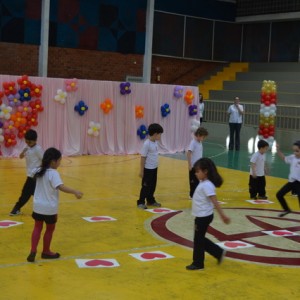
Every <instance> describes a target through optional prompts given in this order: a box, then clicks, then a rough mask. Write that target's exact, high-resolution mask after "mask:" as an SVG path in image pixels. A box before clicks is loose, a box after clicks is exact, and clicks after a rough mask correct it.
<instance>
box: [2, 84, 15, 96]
mask: <svg viewBox="0 0 300 300" xmlns="http://www.w3.org/2000/svg"><path fill="white" fill-rule="evenodd" d="M2 86H3V88H4V94H5V95H6V96H9V95H14V94H16V93H17V89H16V84H15V82H13V81H10V82H3V84H2Z"/></svg>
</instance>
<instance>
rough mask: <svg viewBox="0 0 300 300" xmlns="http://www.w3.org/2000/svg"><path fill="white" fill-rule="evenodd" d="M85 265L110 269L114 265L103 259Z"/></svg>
mask: <svg viewBox="0 0 300 300" xmlns="http://www.w3.org/2000/svg"><path fill="white" fill-rule="evenodd" d="M85 264H86V265H87V266H89V267H97V266H104V267H110V266H113V265H114V264H113V263H112V262H111V261H107V260H102V259H93V260H89V261H87V262H86V263H85Z"/></svg>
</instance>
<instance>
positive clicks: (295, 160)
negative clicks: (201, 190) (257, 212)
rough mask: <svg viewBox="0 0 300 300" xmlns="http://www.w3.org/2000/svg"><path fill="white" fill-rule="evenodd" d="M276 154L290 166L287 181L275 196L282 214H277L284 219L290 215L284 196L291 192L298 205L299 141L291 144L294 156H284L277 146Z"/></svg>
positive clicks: (299, 186)
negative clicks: (295, 196) (295, 195)
mask: <svg viewBox="0 0 300 300" xmlns="http://www.w3.org/2000/svg"><path fill="white" fill-rule="evenodd" d="M276 146H277V154H278V156H279V157H280V158H281V159H282V160H283V161H284V162H285V163H287V164H289V165H290V174H289V181H288V183H286V184H285V185H284V186H283V187H282V188H281V189H280V190H279V191H278V192H277V194H276V197H277V199H278V201H279V202H280V204H281V206H282V208H283V209H284V212H282V213H280V214H279V217H284V216H285V215H287V214H289V213H291V212H292V211H291V209H290V208H289V206H288V204H287V203H286V200H285V198H284V196H285V195H286V194H287V193H289V192H290V191H293V192H295V193H296V194H297V196H298V200H299V204H300V141H297V142H295V143H294V144H293V151H294V154H291V155H289V156H285V155H284V154H283V153H282V152H281V151H280V150H279V145H278V144H277V145H276Z"/></svg>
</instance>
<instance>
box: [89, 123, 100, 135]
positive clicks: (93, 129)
mask: <svg viewBox="0 0 300 300" xmlns="http://www.w3.org/2000/svg"><path fill="white" fill-rule="evenodd" d="M100 127H101V126H100V123H96V122H93V121H91V122H90V123H89V129H88V131H87V133H88V135H90V136H98V135H99V131H100Z"/></svg>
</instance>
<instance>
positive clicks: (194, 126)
mask: <svg viewBox="0 0 300 300" xmlns="http://www.w3.org/2000/svg"><path fill="white" fill-rule="evenodd" d="M199 127H200V121H198V120H196V119H193V120H192V121H191V132H194V133H195V132H196V131H197V129H198V128H199Z"/></svg>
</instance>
